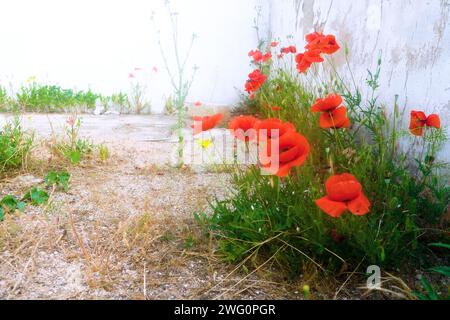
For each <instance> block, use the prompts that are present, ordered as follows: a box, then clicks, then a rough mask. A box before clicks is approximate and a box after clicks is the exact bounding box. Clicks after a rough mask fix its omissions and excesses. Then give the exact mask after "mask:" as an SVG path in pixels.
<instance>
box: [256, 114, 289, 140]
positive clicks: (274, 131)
mask: <svg viewBox="0 0 450 320" xmlns="http://www.w3.org/2000/svg"><path fill="white" fill-rule="evenodd" d="M254 128H255V130H256V134H257V136H258V140H260V139H259V137H260V136H261V135H262V134H264V136H265V137H267V139H275V138H279V137H281V136H283V135H285V134H286V133H288V132H291V131H295V126H294V125H293V124H292V123H290V122H283V121H281V120H280V119H276V118H272V119H266V120H261V121H258V122H256V123H255V125H254Z"/></svg>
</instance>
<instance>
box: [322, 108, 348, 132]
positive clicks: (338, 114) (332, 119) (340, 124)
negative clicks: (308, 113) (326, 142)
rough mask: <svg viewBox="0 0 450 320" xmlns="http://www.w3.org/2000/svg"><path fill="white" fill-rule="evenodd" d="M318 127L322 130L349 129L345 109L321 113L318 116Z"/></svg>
mask: <svg viewBox="0 0 450 320" xmlns="http://www.w3.org/2000/svg"><path fill="white" fill-rule="evenodd" d="M319 125H320V127H321V128H322V129H331V128H333V129H340V128H349V127H350V126H351V123H350V119H349V118H348V117H347V108H345V107H340V108H337V109H335V110H333V111H329V112H323V113H322V114H321V115H320V119H319Z"/></svg>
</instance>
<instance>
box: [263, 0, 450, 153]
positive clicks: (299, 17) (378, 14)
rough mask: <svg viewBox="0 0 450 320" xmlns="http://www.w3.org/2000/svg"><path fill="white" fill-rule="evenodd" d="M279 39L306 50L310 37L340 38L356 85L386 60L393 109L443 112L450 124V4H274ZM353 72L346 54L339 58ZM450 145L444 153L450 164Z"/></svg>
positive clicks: (385, 0)
mask: <svg viewBox="0 0 450 320" xmlns="http://www.w3.org/2000/svg"><path fill="white" fill-rule="evenodd" d="M267 6H268V10H269V11H270V31H271V34H272V36H273V37H275V38H276V37H279V38H281V39H285V36H286V35H292V37H293V38H292V41H293V42H295V43H296V44H297V45H298V46H299V47H303V45H304V44H305V43H304V36H305V34H307V33H309V32H311V31H315V30H316V31H323V32H324V33H331V34H335V35H336V37H337V39H338V40H339V42H340V43H341V44H342V47H344V46H345V45H347V46H348V48H349V52H350V56H349V60H350V64H351V68H352V70H353V72H354V74H355V77H356V79H357V80H356V81H357V82H358V83H363V82H364V81H365V79H366V76H367V69H374V67H375V65H376V62H377V58H378V55H379V54H381V58H382V73H381V87H380V90H379V94H380V99H381V101H383V102H384V103H386V104H387V106H388V107H389V106H392V105H393V102H394V99H395V95H399V102H400V106H402V107H404V108H405V110H406V111H409V110H411V109H419V110H426V111H427V112H429V113H431V112H437V113H439V114H440V115H441V118H442V120H443V123H444V124H447V125H448V124H449V123H450V115H449V114H450V0H429V1H417V0H358V1H344V0H285V1H275V0H272V1H271V0H269V1H268V3H267ZM334 59H335V62H336V64H337V65H338V68H339V70H340V71H341V72H342V73H343V74H344V75H345V74H346V73H348V70H347V66H346V65H345V64H344V62H345V59H344V50H341V52H340V53H338V54H337V55H336V57H334ZM449 151H450V144H447V146H446V154H445V155H444V156H445V157H446V158H447V159H448V160H450V152H449Z"/></svg>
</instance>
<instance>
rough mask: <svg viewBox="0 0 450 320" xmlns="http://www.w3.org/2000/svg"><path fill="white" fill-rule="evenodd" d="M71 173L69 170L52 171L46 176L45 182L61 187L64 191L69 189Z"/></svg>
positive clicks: (51, 185)
mask: <svg viewBox="0 0 450 320" xmlns="http://www.w3.org/2000/svg"><path fill="white" fill-rule="evenodd" d="M69 180H70V174H69V173H68V172H67V171H62V172H57V171H50V172H49V173H48V174H47V175H46V176H45V178H44V181H45V183H46V184H47V185H48V186H50V187H53V188H61V189H63V190H64V192H67V191H69Z"/></svg>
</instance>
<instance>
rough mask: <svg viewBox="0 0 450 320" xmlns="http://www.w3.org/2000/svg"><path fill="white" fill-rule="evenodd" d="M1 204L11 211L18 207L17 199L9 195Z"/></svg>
mask: <svg viewBox="0 0 450 320" xmlns="http://www.w3.org/2000/svg"><path fill="white" fill-rule="evenodd" d="M0 204H1V205H3V206H6V208H7V209H8V210H9V211H14V210H15V209H16V207H17V199H16V198H15V197H13V196H11V195H7V196H5V197H4V198H3V199H2V200H1V201H0Z"/></svg>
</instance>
